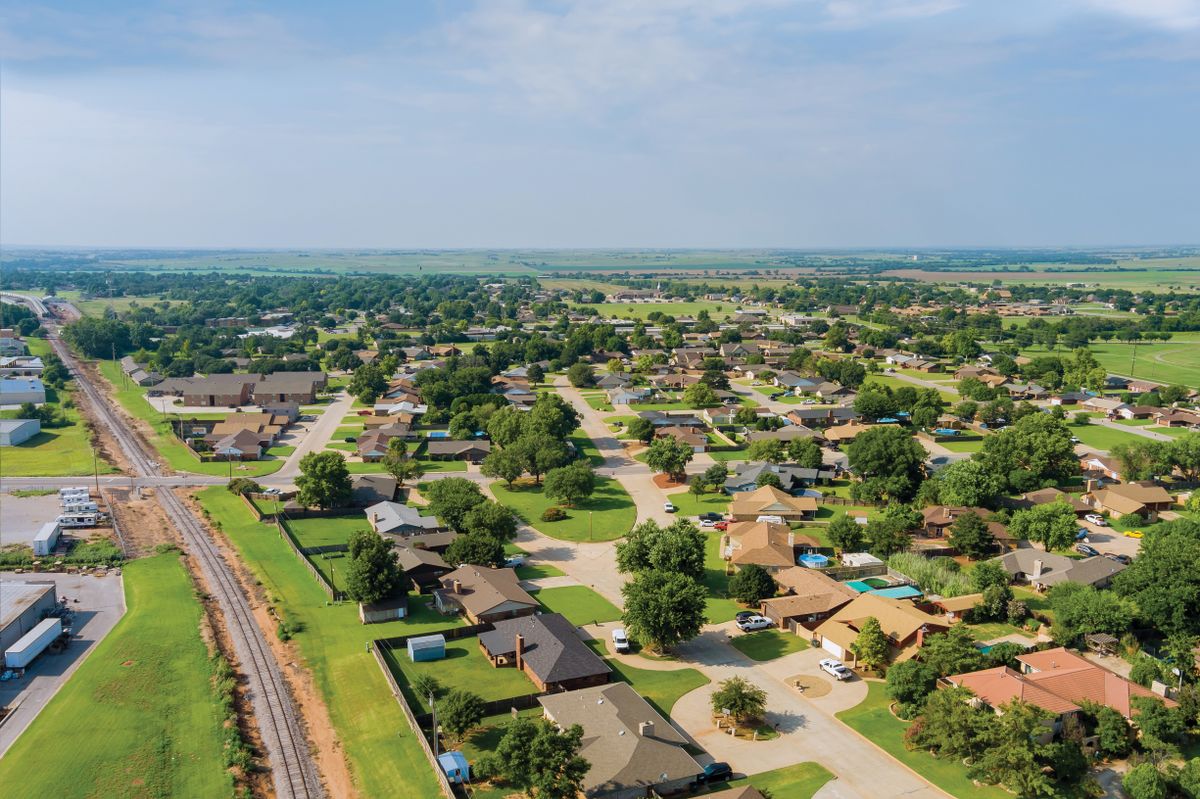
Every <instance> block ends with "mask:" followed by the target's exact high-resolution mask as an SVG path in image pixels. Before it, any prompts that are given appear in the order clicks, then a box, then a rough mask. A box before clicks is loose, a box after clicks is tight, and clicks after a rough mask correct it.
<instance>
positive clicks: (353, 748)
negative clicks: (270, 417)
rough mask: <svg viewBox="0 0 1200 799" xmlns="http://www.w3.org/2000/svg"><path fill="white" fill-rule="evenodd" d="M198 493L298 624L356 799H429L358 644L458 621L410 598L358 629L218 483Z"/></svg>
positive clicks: (416, 757) (394, 710)
mask: <svg viewBox="0 0 1200 799" xmlns="http://www.w3.org/2000/svg"><path fill="white" fill-rule="evenodd" d="M198 496H199V498H200V500H201V503H202V504H203V506H204V508H205V509H206V510H208V511H209V513H210V514H211V515H212V517H213V519H214V520H216V521H218V522H220V524H221V526H222V528H223V529H224V531H225V532H226V534H228V536H229V538H230V540H231V541H232V542H233V544H234V546H235V547H236V548H237V549H238V552H239V553H240V555H241V557H242V559H243V560H244V561H245V562H246V563H247V564H248V565H249V566H250V568H251V570H252V571H253V573H254V575H255V577H256V578H257V579H258V580H259V581H260V582H261V583H262V586H263V590H264V591H265V592H266V594H267V596H268V597H269V598H270V599H271V601H272V602H274V603H275V604H276V605H278V606H279V607H281V608H282V609H284V610H286V612H287V613H288V615H289V616H290V617H291V618H292V619H293V620H294V621H295V622H296V623H297V624H298V625H299V626H300V628H301V629H300V630H299V631H298V632H297V633H295V635H294V636H293V639H292V640H293V641H294V642H295V644H296V646H297V648H298V650H299V653H300V656H301V658H302V661H303V663H304V665H305V666H307V667H308V668H309V669H310V670H311V672H312V674H313V679H314V681H315V683H316V685H317V688H318V690H319V691H320V693H321V696H322V697H323V698H324V700H325V702H326V705H327V706H328V708H329V714H330V718H331V720H332V722H333V726H334V729H335V730H336V731H337V735H338V740H339V741H340V742H341V744H342V747H343V749H344V751H345V753H346V757H347V759H348V761H349V763H350V770H351V774H352V775H353V778H354V781H355V784H356V786H357V788H358V790H359V791H360V793H361V796H362V797H364V799H374V798H376V797H377V798H378V799H383V797H393V796H436V795H437V793H438V789H437V784H436V783H435V781H434V779H433V775H432V774H431V773H430V769H429V764H428V762H427V761H426V760H425V757H424V755H423V754H422V753H421V747H420V744H419V743H418V742H417V741H416V739H415V738H414V737H413V736H412V735H411V734H410V733H409V731H408V725H407V723H406V722H405V720H404V716H403V715H402V714H401V712H400V708H399V707H398V706H397V705H396V703H395V702H394V701H393V700H392V697H391V694H390V693H389V690H388V685H387V682H386V681H385V680H384V678H383V675H382V674H381V673H380V671H379V667H378V666H377V665H376V663H375V659H374V657H372V656H371V654H370V653H368V652H367V651H366V650H367V648H366V645H367V642H368V641H370V640H372V639H374V638H386V637H390V636H396V635H413V634H419V633H422V632H428V631H430V630H437V629H445V628H446V627H451V626H454V625H455V624H458V623H459V622H458V621H457V620H456V619H454V618H447V617H445V616H442V615H440V614H438V613H436V612H434V611H430V610H428V609H427V608H425V607H424V605H422V604H421V603H420V601H419V600H416V599H414V601H412V602H410V604H409V612H410V616H409V618H407V619H405V620H402V621H394V622H386V623H383V624H372V625H370V626H363V625H362V624H361V623H360V622H359V619H358V610H357V607H356V606H355V605H354V604H353V603H343V604H340V605H330V604H329V602H328V597H327V595H326V594H325V592H324V591H323V590H322V589H321V588H320V587H319V586H318V585H317V582H316V581H315V580H314V579H313V577H312V575H311V574H309V573H308V570H307V569H306V568H305V567H304V565H303V564H302V563H301V562H300V561H299V560H297V558H296V557H295V556H294V555H293V554H292V552H291V550H289V549H288V548H287V545H286V544H285V543H284V542H283V541H282V540H280V538H279V536H277V535H275V534H274V533H273V532H272V531H271V529H270V528H269V527H267V526H266V525H262V524H259V523H258V522H256V521H254V519H253V518H252V517H251V516H250V514H249V511H248V510H247V509H246V507H245V506H244V505H243V504H242V503H241V502H240V501H239V500H238V499H237V497H235V496H233V495H232V494H230V493H229V492H228V491H226V490H225V489H224V488H222V487H220V486H217V487H213V488H208V489H205V490H203V491H201V492H199V493H198ZM193 795H203V794H193Z"/></svg>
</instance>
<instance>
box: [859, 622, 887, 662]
mask: <svg viewBox="0 0 1200 799" xmlns="http://www.w3.org/2000/svg"><path fill="white" fill-rule="evenodd" d="M850 651H851V652H853V653H854V656H855V657H856V658H858V662H859V663H861V664H862V665H863V666H864V667H865V668H868V669H872V670H874V671H879V670H881V669H882V668H883V667H884V666H886V665H887V662H888V640H887V636H886V635H884V634H883V628H882V627H880V626H879V619H877V618H875V617H874V616H868V617H867V620H866V621H865V622H863V626H862V629H860V630H859V631H858V636H857V637H856V638H855V639H854V643H852V644H851V645H850Z"/></svg>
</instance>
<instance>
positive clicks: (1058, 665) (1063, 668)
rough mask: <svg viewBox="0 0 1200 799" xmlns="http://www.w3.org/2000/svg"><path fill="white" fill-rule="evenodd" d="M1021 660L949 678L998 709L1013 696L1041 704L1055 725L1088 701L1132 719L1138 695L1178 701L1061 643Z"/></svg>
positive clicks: (1167, 701)
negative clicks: (1098, 663)
mask: <svg viewBox="0 0 1200 799" xmlns="http://www.w3.org/2000/svg"><path fill="white" fill-rule="evenodd" d="M1017 663H1018V665H1019V670H1014V669H1011V668H1009V667H1007V666H999V667H997V668H994V669H984V670H982V671H974V672H969V673H966V674H955V675H953V676H951V677H947V678H946V679H947V680H948V681H949V682H951V683H953V684H954V685H961V686H963V687H964V688H969V689H970V690H971V691H972V692H973V693H974V694H975V696H976V697H977V701H979V702H982V703H983V704H984V705H986V706H987V707H989V708H992V709H993V710H994V711H995V712H997V713H1000V712H1001V711H1000V708H1001V707H1002V706H1003V705H1004V704H1006V703H1008V702H1011V701H1013V700H1014V699H1019V700H1021V701H1024V702H1028V703H1030V704H1033V705H1037V706H1038V707H1040V708H1042V709H1043V710H1046V711H1048V712H1050V713H1052V714H1054V716H1055V717H1056V718H1055V724H1054V726H1055V728H1056V729H1058V728H1059V727H1060V725H1061V722H1062V721H1063V719H1065V718H1066V717H1067V716H1072V715H1075V714H1077V713H1078V712H1079V711H1080V710H1081V709H1082V708H1081V705H1082V704H1083V703H1084V702H1094V703H1096V704H1098V705H1105V706H1106V707H1110V708H1112V709H1113V710H1115V711H1117V712H1118V713H1120V714H1121V715H1122V716H1124V717H1125V718H1127V719H1130V718H1133V715H1134V709H1133V701H1132V700H1133V699H1134V698H1136V697H1146V698H1148V699H1157V700H1159V701H1161V702H1163V703H1164V704H1166V705H1167V706H1168V707H1175V705H1176V703H1175V702H1174V701H1172V700H1170V699H1166V698H1165V697H1162V696H1159V695H1158V694H1156V693H1154V692H1153V691H1149V690H1147V689H1145V688H1143V687H1142V686H1140V685H1138V684H1137V683H1135V682H1130V681H1129V680H1127V679H1125V678H1124V677H1122V676H1120V675H1119V674H1115V673H1113V672H1111V671H1109V670H1108V669H1105V668H1102V667H1100V666H1098V665H1096V664H1095V663H1093V662H1091V661H1090V660H1087V659H1085V658H1083V657H1080V656H1079V655H1077V654H1075V653H1074V652H1071V651H1070V650H1068V649H1065V648H1063V647H1058V648H1056V649H1046V650H1043V651H1041V652H1026V653H1025V654H1023V655H1018V656H1017Z"/></svg>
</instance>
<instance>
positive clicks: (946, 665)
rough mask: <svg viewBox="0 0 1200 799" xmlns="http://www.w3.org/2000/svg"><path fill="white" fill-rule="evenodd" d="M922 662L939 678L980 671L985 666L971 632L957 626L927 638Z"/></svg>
mask: <svg viewBox="0 0 1200 799" xmlns="http://www.w3.org/2000/svg"><path fill="white" fill-rule="evenodd" d="M921 660H922V661H923V662H924V663H925V665H926V666H928V667H929V668H931V669H933V671H934V673H935V674H937V676H939V677H948V676H950V675H951V674H962V673H964V672H968V671H978V670H979V669H980V668H981V667H982V666H983V653H982V652H980V651H979V647H977V646H975V638H974V637H973V636H972V635H971V631H970V630H969V629H967V628H966V627H964V626H963V625H955V626H954V627H951V628H950V629H949V630H947V631H946V632H944V633H937V634H935V635H930V636H928V637H926V638H925V645H924V646H923V647H921Z"/></svg>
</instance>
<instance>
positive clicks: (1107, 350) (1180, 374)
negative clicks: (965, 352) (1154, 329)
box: [1021, 273, 1200, 388]
mask: <svg viewBox="0 0 1200 799" xmlns="http://www.w3.org/2000/svg"><path fill="white" fill-rule="evenodd" d="M1197 277H1200V273H1196V274H1194V275H1193V278H1192V279H1193V280H1195V279H1197ZM1197 345H1200V333H1196V332H1186V333H1176V334H1174V335H1173V336H1172V337H1171V339H1170V340H1169V341H1147V342H1141V343H1137V344H1133V343H1130V344H1126V343H1121V342H1107V341H1093V342H1092V343H1091V344H1089V345H1088V349H1089V350H1091V351H1092V354H1093V355H1095V356H1096V360H1097V361H1099V362H1100V365H1101V366H1103V367H1104V368H1105V369H1107V370H1108V371H1110V372H1112V373H1114V374H1119V375H1125V376H1126V377H1137V378H1140V379H1142V380H1151V381H1154V382H1157V383H1178V384H1179V385H1183V386H1190V387H1192V388H1200V346H1197ZM1055 352H1057V353H1058V354H1060V355H1062V354H1065V353H1066V350H1064V349H1063V348H1061V347H1060V348H1059V349H1058V350H1056V351H1055ZM1046 353H1047V351H1046V348H1045V347H1030V348H1028V349H1026V350H1023V351H1022V352H1021V354H1022V355H1028V356H1029V357H1031V358H1032V357H1037V356H1038V355H1045V354H1046ZM1135 356H1136V357H1135Z"/></svg>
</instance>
